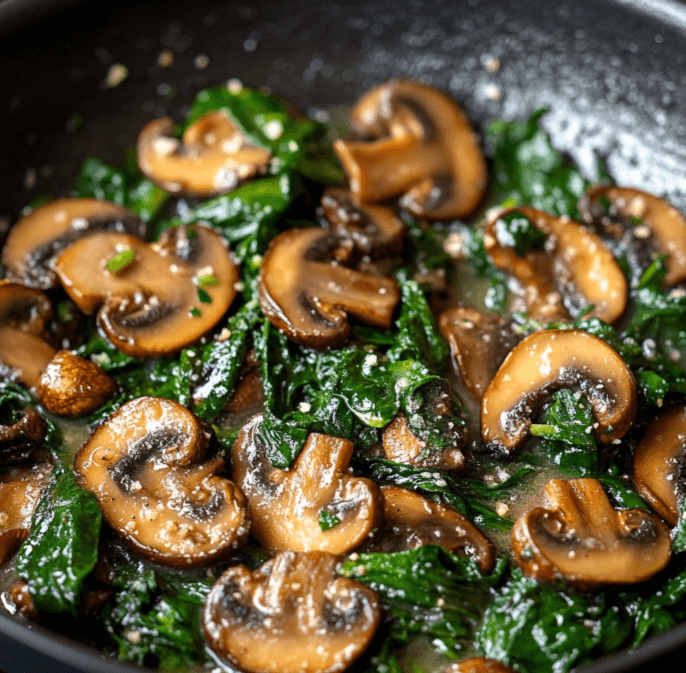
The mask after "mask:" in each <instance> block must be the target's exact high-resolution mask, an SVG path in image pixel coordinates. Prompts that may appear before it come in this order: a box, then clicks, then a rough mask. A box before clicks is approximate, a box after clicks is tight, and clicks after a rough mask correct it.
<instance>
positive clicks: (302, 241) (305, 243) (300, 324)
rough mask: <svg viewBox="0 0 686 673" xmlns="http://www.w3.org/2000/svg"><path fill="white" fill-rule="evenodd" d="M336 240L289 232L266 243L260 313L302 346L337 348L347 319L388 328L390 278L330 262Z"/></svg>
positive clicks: (394, 293)
mask: <svg viewBox="0 0 686 673" xmlns="http://www.w3.org/2000/svg"><path fill="white" fill-rule="evenodd" d="M340 250H341V239H340V238H338V237H337V236H335V235H334V234H332V233H331V232H330V231H327V230H326V229H319V228H314V227H313V228H307V229H289V230H287V231H284V232H283V233H281V234H279V235H278V236H277V237H276V238H275V239H273V240H272V242H271V243H270V244H269V248H268V249H267V252H266V253H265V255H264V259H263V261H262V267H261V269H260V276H259V299H260V307H261V308H262V312H263V313H264V315H265V316H266V317H267V318H268V319H269V321H270V322H271V323H272V324H273V325H275V326H276V327H277V328H278V329H280V330H281V331H282V332H284V333H285V334H286V336H288V338H289V339H292V340H293V341H297V342H298V343H299V344H302V345H303V346H307V347H309V348H315V349H317V350H324V349H326V348H339V347H341V346H342V345H343V344H344V343H345V342H346V341H347V339H348V335H349V334H350V323H349V322H348V316H352V317H354V318H357V319H358V320H360V321H362V322H364V323H367V324H370V325H373V326H375V327H383V328H386V329H388V328H390V326H391V318H392V316H393V309H394V308H395V305H396V304H397V303H398V300H399V299H400V292H399V290H398V284H397V282H396V281H395V279H393V278H386V277H384V276H376V275H372V274H368V273H362V272H360V271H355V270H353V269H348V268H345V267H343V266H340V265H338V264H337V263H334V262H335V255H336V253H337V252H339V251H340Z"/></svg>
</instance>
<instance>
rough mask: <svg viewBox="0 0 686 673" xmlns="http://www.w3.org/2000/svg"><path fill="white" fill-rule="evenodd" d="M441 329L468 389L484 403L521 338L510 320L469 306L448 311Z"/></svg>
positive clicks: (441, 319)
mask: <svg viewBox="0 0 686 673" xmlns="http://www.w3.org/2000/svg"><path fill="white" fill-rule="evenodd" d="M438 326H439V329H440V330H441V334H442V335H443V337H444V338H445V340H446V341H447V342H448V345H449V346H450V352H451V353H452V356H453V361H454V363H455V364H456V365H457V369H458V370H459V372H460V378H461V379H462V383H463V385H464V387H465V388H466V389H467V392H468V393H469V394H470V395H471V396H472V397H473V398H474V399H475V400H476V401H477V402H480V401H481V398H482V397H483V394H484V392H485V390H486V388H487V387H488V384H489V383H490V382H491V380H492V379H493V376H494V375H495V373H496V372H497V371H498V368H499V367H500V365H501V364H502V363H503V360H504V359H505V358H506V357H507V354H508V353H509V352H510V351H511V350H512V349H513V348H514V346H515V345H516V344H517V343H518V342H519V341H520V337H519V336H518V335H517V334H515V332H514V331H513V329H512V324H511V323H510V322H509V321H507V320H503V318H500V317H498V316H493V315H488V314H486V313H481V311H477V310H476V309H475V308H471V307H468V306H457V307H453V308H449V309H446V310H445V311H443V313H441V315H440V317H439V319H438Z"/></svg>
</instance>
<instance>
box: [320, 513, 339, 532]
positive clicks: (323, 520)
mask: <svg viewBox="0 0 686 673" xmlns="http://www.w3.org/2000/svg"><path fill="white" fill-rule="evenodd" d="M340 523H341V520H340V519H339V518H338V517H337V516H336V515H335V514H331V512H327V511H326V510H325V509H323V510H321V511H320V512H319V527H320V528H321V529H322V530H323V531H327V530H331V529H332V528H335V527H336V526H338V524H340Z"/></svg>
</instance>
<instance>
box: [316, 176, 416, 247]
mask: <svg viewBox="0 0 686 673" xmlns="http://www.w3.org/2000/svg"><path fill="white" fill-rule="evenodd" d="M321 205H322V210H323V211H324V215H325V216H326V219H327V220H328V221H329V223H330V224H331V227H332V228H333V229H334V231H335V232H336V234H337V235H338V236H340V237H341V238H349V239H350V240H352V242H353V243H354V245H355V247H356V248H357V249H358V250H359V252H360V253H361V254H363V255H368V256H369V257H370V258H371V259H380V258H383V257H387V256H390V255H398V254H400V253H401V252H402V248H403V241H404V238H405V233H406V227H405V224H404V223H403V221H402V220H401V219H400V218H399V217H398V216H397V215H396V214H395V211H394V210H393V209H392V208H388V207H387V206H381V205H373V204H365V205H361V204H360V205H358V204H356V203H355V202H354V199H353V194H352V192H350V190H348V189H343V188H341V187H327V188H326V189H325V190H324V194H323V195H322V200H321Z"/></svg>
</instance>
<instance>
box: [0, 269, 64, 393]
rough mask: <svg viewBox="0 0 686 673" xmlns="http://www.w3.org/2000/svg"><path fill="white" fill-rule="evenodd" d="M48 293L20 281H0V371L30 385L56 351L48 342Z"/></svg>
mask: <svg viewBox="0 0 686 673" xmlns="http://www.w3.org/2000/svg"><path fill="white" fill-rule="evenodd" d="M51 317H52V306H51V304H50V300H49V299H48V297H47V296H46V295H45V294H44V293H43V292H41V291H40V290H36V289H33V288H30V287H25V286H24V285H20V284H19V283H10V282H7V281H4V282H2V281H0V375H2V378H4V379H6V380H10V381H17V382H19V383H21V384H22V385H24V386H26V387H27V388H33V387H34V386H35V385H36V384H37V383H38V379H39V378H40V375H41V372H42V371H43V369H45V367H46V366H47V364H48V362H50V358H51V357H52V356H53V355H54V354H55V349H54V348H53V347H52V346H51V345H50V344H49V343H48V341H47V338H48V327H47V322H48V321H49V320H50V318H51Z"/></svg>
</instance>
